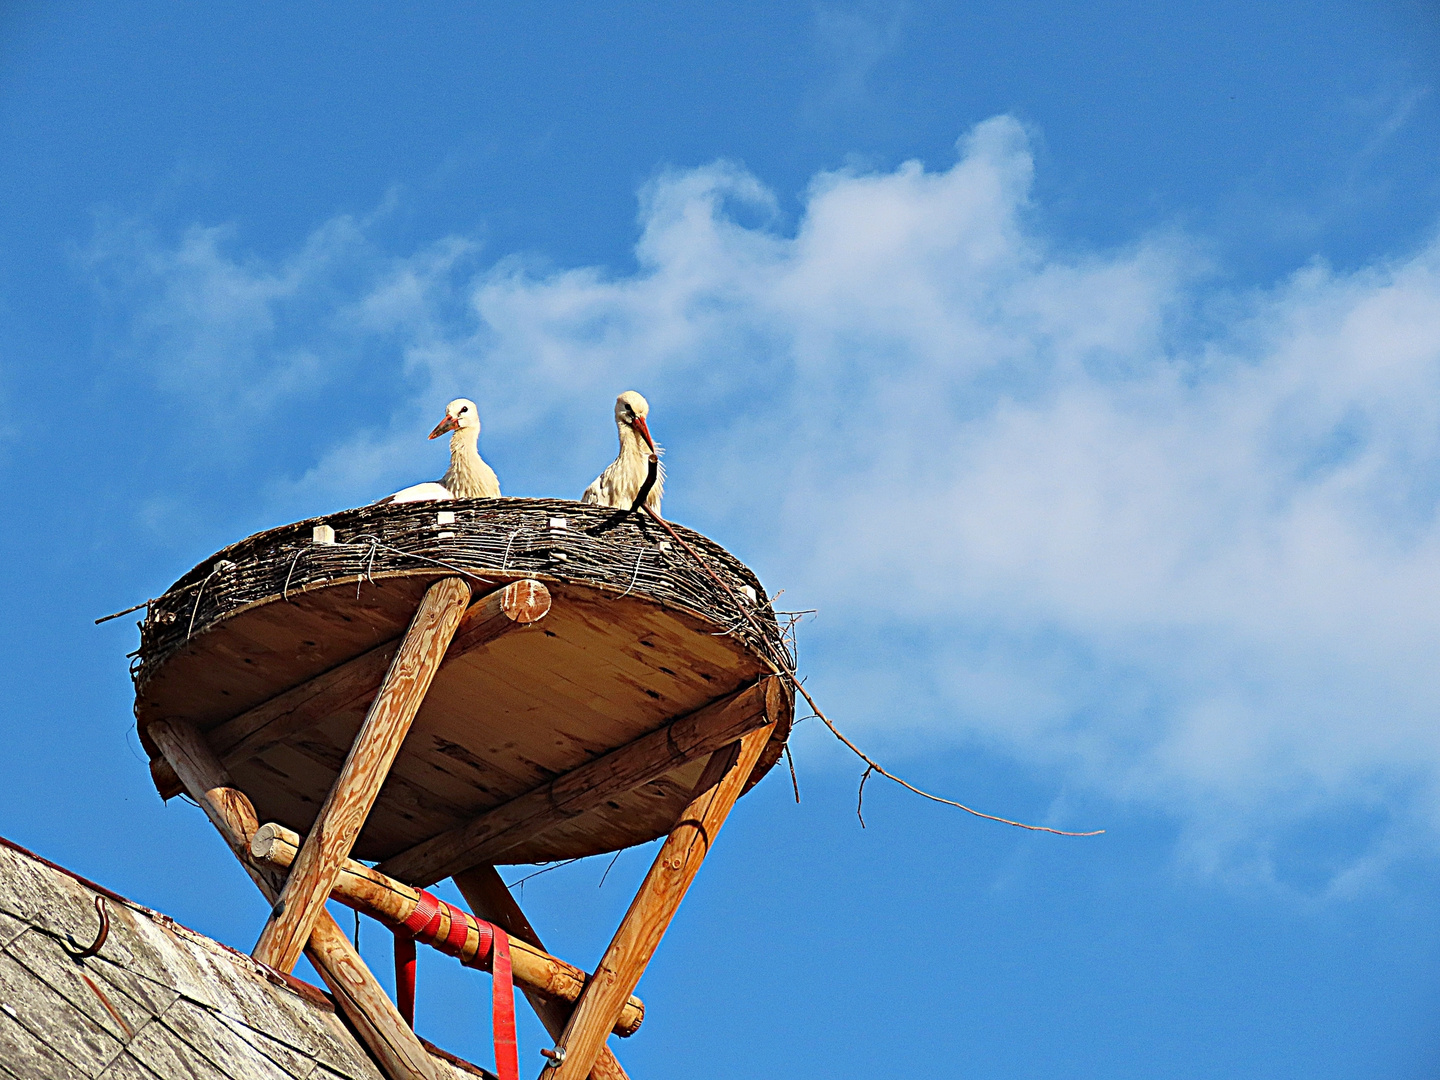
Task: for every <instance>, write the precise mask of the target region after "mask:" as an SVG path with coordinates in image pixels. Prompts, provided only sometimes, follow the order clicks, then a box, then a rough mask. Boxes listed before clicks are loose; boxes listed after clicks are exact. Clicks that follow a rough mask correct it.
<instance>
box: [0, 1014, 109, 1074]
mask: <svg viewBox="0 0 1440 1080" xmlns="http://www.w3.org/2000/svg"><path fill="white" fill-rule="evenodd" d="M4 1004H9V1003H8V1002H6V1003H4ZM19 1015H20V1014H19V1010H18V1009H17V1008H16V1007H15V1006H13V1005H12V1006H10V1007H9V1008H4V1007H3V1005H0V1061H3V1062H4V1063H5V1064H6V1066H8V1067H9V1068H10V1069H11V1070H12V1071H13V1072H14V1073H15V1074H16V1075H18V1076H22V1077H25V1078H26V1080H32V1078H33V1080H41V1078H42V1077H43V1080H86V1077H87V1075H88V1074H87V1073H85V1072H84V1071H82V1070H81V1069H79V1068H77V1067H76V1066H75V1065H73V1064H71V1063H70V1062H68V1061H66V1060H65V1059H64V1058H63V1057H61V1056H60V1054H58V1053H56V1052H55V1051H54V1050H53V1049H51V1048H50V1047H49V1046H46V1045H45V1042H44V1041H43V1040H42V1039H41V1038H40V1036H39V1034H38V1032H37V1030H36V1029H34V1028H31V1027H30V1026H29V1025H27V1024H25V1023H23V1022H22V1021H21V1020H20V1018H19Z"/></svg>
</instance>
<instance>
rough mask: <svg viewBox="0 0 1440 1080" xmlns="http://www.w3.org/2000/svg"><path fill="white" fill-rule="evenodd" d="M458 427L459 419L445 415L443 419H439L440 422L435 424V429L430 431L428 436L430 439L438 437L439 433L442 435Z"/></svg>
mask: <svg viewBox="0 0 1440 1080" xmlns="http://www.w3.org/2000/svg"><path fill="white" fill-rule="evenodd" d="M459 427H460V421H459V420H456V419H455V417H453V416H446V417H445V419H444V420H441V421H440V423H438V424H436V425H435V430H434V431H432V432H430V438H432V439H438V438H439V437H440V436H441V435H444V434H445V433H446V432H447V431H455V430H456V429H457V428H459Z"/></svg>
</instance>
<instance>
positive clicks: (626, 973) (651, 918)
mask: <svg viewBox="0 0 1440 1080" xmlns="http://www.w3.org/2000/svg"><path fill="white" fill-rule="evenodd" d="M773 730H774V725H773V724H770V725H768V726H766V727H763V728H760V729H759V730H758V731H752V732H750V733H749V734H748V735H746V736H745V737H744V738H742V739H741V740H740V741H739V742H738V743H732V744H731V745H730V746H727V747H724V748H722V749H720V750H717V751H715V753H714V754H712V755H711V756H710V762H709V764H708V765H706V767H705V773H704V775H702V776H701V777H700V782H699V783H698V784H696V785H695V793H694V795H693V797H692V798H691V800H690V805H689V806H687V807H686V808H685V810H684V812H682V813H681V815H680V820H679V821H677V822H676V823H675V827H674V828H672V829H671V830H670V835H669V836H668V837H666V839H665V843H664V844H663V845H661V847H660V854H659V855H658V856H656V858H655V862H654V864H653V865H652V866H651V867H650V872H649V873H648V874H646V875H645V880H644V882H643V883H642V884H641V885H640V891H639V892H638V893H636V894H635V899H634V900H633V901H632V902H631V904H630V910H629V911H627V912H626V913H625V918H624V919H622V920H621V921H620V928H619V929H618V930H616V931H615V937H614V938H613V939H612V940H611V942H610V947H609V948H608V949H606V950H605V956H604V958H603V959H601V961H600V963H599V964H598V965H596V968H595V974H594V975H593V976H591V978H590V982H589V984H587V985H586V987H585V990H584V992H583V993H582V994H581V995H580V1000H579V1001H578V1002H576V1003H575V1011H574V1013H572V1014H571V1016H570V1022H569V1023H567V1024H566V1025H565V1030H564V1032H563V1033H562V1034H561V1036H560V1041H559V1042H558V1043H557V1044H556V1048H555V1049H556V1056H555V1058H553V1059H552V1066H553V1068H547V1069H546V1071H545V1073H544V1080H584V1078H585V1077H587V1076H589V1075H590V1069H591V1067H592V1066H593V1065H594V1063H595V1061H596V1059H597V1058H598V1057H599V1055H600V1050H601V1048H602V1047H604V1045H605V1037H606V1036H607V1035H608V1034H609V1033H610V1029H611V1028H612V1027H614V1026H615V1020H616V1018H617V1017H618V1016H619V1015H620V1010H621V1009H622V1008H624V1006H625V1001H626V999H627V998H629V996H630V994H631V992H632V991H633V990H634V989H635V986H636V984H637V983H638V982H639V981H640V976H641V975H642V974H643V973H644V971H645V967H646V965H647V964H649V963H650V958H651V957H652V956H654V955H655V949H656V948H657V947H658V946H659V944H660V939H661V938H662V937H663V936H664V934H665V931H666V929H667V928H668V927H669V925H670V920H671V919H672V918H674V916H675V911H676V909H677V908H679V906H680V901H681V899H683V898H684V896H685V890H686V889H688V888H689V887H690V883H691V882H692V881H694V880H695V874H696V872H697V871H699V869H700V864H701V862H703V861H704V859H705V855H706V854H707V852H708V851H709V850H710V845H711V844H712V843H714V841H715V836H716V834H717V833H718V832H719V831H720V826H721V825H723V824H724V823H725V818H726V816H727V815H728V814H729V813H730V808H731V807H732V806H734V805H735V800H736V799H738V798H739V797H740V792H741V791H742V790H743V789H744V787H745V781H746V780H747V779H749V777H750V772H751V770H752V769H754V768H755V762H756V761H757V760H758V759H759V757H760V751H761V750H763V749H764V747H765V744H766V743H767V742H768V741H769V740H770V733H771V732H772V731H773Z"/></svg>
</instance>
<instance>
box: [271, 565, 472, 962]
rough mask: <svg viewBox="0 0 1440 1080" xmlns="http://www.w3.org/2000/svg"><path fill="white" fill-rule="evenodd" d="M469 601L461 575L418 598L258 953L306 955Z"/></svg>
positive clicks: (283, 957) (280, 957)
mask: <svg viewBox="0 0 1440 1080" xmlns="http://www.w3.org/2000/svg"><path fill="white" fill-rule="evenodd" d="M469 602H470V585H469V583H467V582H466V581H465V580H464V579H463V578H459V577H449V578H441V579H440V580H439V581H437V582H435V584H433V585H431V586H430V588H429V589H428V590H427V591H426V593H425V598H424V599H423V600H421V601H420V608H419V610H418V611H416V612H415V617H414V619H412V620H411V622H410V629H409V630H407V631H406V632H405V637H404V639H403V640H402V641H401V643H400V648H399V649H398V650H397V651H396V653H395V659H394V660H393V661H392V662H391V664H390V670H389V671H388V672H387V673H386V675H385V681H384V682H382V683H381V684H380V692H379V693H378V694H376V695H375V702H374V704H372V705H371V706H370V711H369V713H368V714H367V715H366V717H365V723H364V724H363V725H362V726H361V728H360V734H358V735H357V736H356V737H355V744H354V745H353V746H352V747H351V748H350V753H349V754H348V755H347V756H346V758H345V764H344V765H342V766H341V767H340V775H339V776H337V777H336V778H335V783H334V785H333V786H332V787H331V788H330V794H329V795H327V796H326V797H325V803H324V805H323V806H321V807H320V813H319V814H318V815H317V816H316V818H315V824H314V825H313V826H311V828H310V834H309V835H308V836H307V837H306V838H305V844H304V846H303V847H301V849H300V856H299V858H297V859H296V860H295V865H294V866H292V867H291V868H290V876H289V877H288V878H286V879H285V888H284V890H283V891H282V892H281V893H280V899H279V900H278V901H277V902H276V903H275V907H274V909H273V910H272V911H271V914H270V919H269V921H268V922H266V924H265V929H264V930H263V931H262V932H261V934H260V940H259V941H258V942H256V944H255V951H254V954H253V955H254V956H255V959H257V960H259V961H261V962H262V963H265V964H269V965H270V966H271V967H273V968H276V969H277V970H280V971H286V972H288V971H289V970H290V969H291V968H293V967H294V966H295V961H296V960H298V959H299V958H300V953H301V951H302V950H303V949H304V948H305V943H306V942H307V941H309V940H310V932H311V930H313V929H314V927H315V924H316V922H317V921H318V920H319V918H320V916H321V915H323V914H324V912H325V901H326V900H327V899H329V897H330V890H331V889H333V888H334V887H335V878H336V877H337V876H338V875H339V873H340V867H341V865H342V864H343V863H344V862H345V860H346V859H348V858H349V857H350V849H351V848H352V847H354V845H355V838H356V837H357V836H359V835H360V829H361V827H362V826H363V825H364V824H365V819H366V817H368V816H369V814H370V808H371V807H372V806H374V805H375V798H376V796H378V795H379V794H380V788H381V786H382V785H383V784H384V783H385V778H386V777H387V776H388V775H389V774H390V766H391V765H392V764H393V763H394V761H395V755H396V754H398V753H399V752H400V744H401V743H402V742H404V740H405V735H406V734H407V733H408V732H409V730H410V724H411V722H412V721H413V720H414V719H415V714H416V713H417V712H418V711H419V710H420V703H421V702H422V701H424V700H425V692H426V691H427V690H429V689H430V680H431V679H433V678H434V676H435V672H436V671H437V670H438V669H439V667H440V661H441V660H443V659H444V658H445V650H446V649H447V648H449V646H450V639H451V638H453V637H454V636H455V630H456V627H458V626H459V624H460V617H461V615H463V614H464V612H465V605H466V604H468V603H469Z"/></svg>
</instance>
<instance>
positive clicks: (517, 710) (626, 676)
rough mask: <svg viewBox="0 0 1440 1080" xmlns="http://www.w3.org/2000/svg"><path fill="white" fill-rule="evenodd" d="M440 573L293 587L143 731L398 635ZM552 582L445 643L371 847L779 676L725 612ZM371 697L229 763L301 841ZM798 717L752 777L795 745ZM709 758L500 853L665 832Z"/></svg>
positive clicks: (461, 819) (488, 804) (249, 697)
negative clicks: (476, 639) (541, 614)
mask: <svg viewBox="0 0 1440 1080" xmlns="http://www.w3.org/2000/svg"><path fill="white" fill-rule="evenodd" d="M587 543H588V542H587ZM517 544H518V541H517ZM502 546H503V540H502ZM647 558H648V556H647ZM303 563H304V560H302V566H303ZM632 565H633V557H632ZM647 565H649V564H648V563H647ZM216 580H217V581H218V580H219V579H218V578H217V579H216ZM433 580H434V577H433V576H431V577H428V578H424V577H384V578H382V577H381V576H380V574H379V572H378V571H377V573H376V579H375V581H374V582H373V583H371V582H370V581H369V580H363V581H362V582H361V583H360V585H359V595H358V596H357V586H356V584H355V583H354V581H353V580H352V581H351V583H350V584H349V585H348V586H347V585H344V584H341V583H338V582H337V583H335V584H334V585H324V586H320V585H316V586H312V587H310V588H309V590H308V591H306V592H304V593H300V594H297V593H296V592H295V591H294V590H293V589H292V590H291V592H290V594H289V600H288V601H282V600H280V599H279V598H278V596H277V597H276V599H275V600H274V601H273V602H267V603H263V604H259V605H256V606H254V607H250V608H245V609H243V610H240V611H237V612H235V613H232V614H230V615H228V616H227V617H225V618H224V619H222V620H220V621H219V622H218V623H216V624H214V625H211V626H209V627H208V628H206V629H205V630H204V631H203V633H202V632H200V631H198V630H197V632H196V634H195V636H194V638H193V639H192V640H190V641H188V642H187V643H185V645H184V646H183V647H182V648H181V649H180V650H179V651H177V652H176V653H175V654H174V655H172V656H171V657H170V658H168V659H167V660H165V662H164V663H163V664H159V665H157V666H156V667H155V668H154V671H153V677H152V678H150V679H149V681H148V682H146V684H145V686H144V689H143V692H142V693H140V694H139V695H138V696H137V700H136V710H137V717H138V720H139V723H140V725H141V727H142V731H143V728H144V726H145V725H147V724H148V723H150V722H151V721H152V720H156V719H171V718H175V717H184V718H187V719H190V720H192V721H193V722H194V723H195V724H196V726H197V727H198V728H199V729H200V730H201V731H202V732H205V733H207V736H208V735H209V734H210V733H212V732H213V731H214V730H216V728H217V726H218V725H220V724H223V723H224V722H226V721H228V720H230V719H232V718H234V717H235V716H236V715H237V714H239V713H241V712H243V711H245V710H246V709H248V708H253V707H256V706H258V705H262V704H264V702H265V701H267V700H268V699H270V698H274V697H275V696H276V695H277V694H280V693H282V692H286V691H288V690H290V689H292V688H293V687H295V686H296V685H298V684H302V683H305V682H307V681H309V680H310V679H313V678H315V677H316V676H319V675H322V674H324V673H325V672H326V671H328V670H330V669H332V668H335V667H336V666H338V665H340V664H343V663H345V662H346V661H348V660H350V659H352V658H354V657H355V656H358V655H361V654H363V653H365V652H367V651H369V650H370V649H374V648H376V647H378V646H380V645H382V644H384V643H386V642H387V641H390V640H393V639H395V638H396V637H397V636H398V635H399V634H401V633H402V632H403V631H404V629H405V627H406V625H407V623H408V621H409V619H410V617H411V616H413V614H414V611H415V606H416V605H417V604H418V603H419V600H420V597H421V596H422V595H423V590H424V586H426V585H428V584H429V583H430V582H431V581H433ZM502 580H503V579H502ZM628 580H629V578H628V573H627V575H626V578H625V581H626V583H628ZM543 582H544V584H545V585H546V587H547V589H548V590H549V592H550V593H551V595H552V596H553V598H554V607H553V609H552V610H551V611H550V612H549V614H548V615H546V616H545V618H544V619H543V620H541V621H540V622H538V623H535V624H532V625H531V626H530V627H529V628H528V629H524V630H517V631H512V632H510V633H507V634H505V635H503V636H502V637H501V638H499V639H498V640H496V641H494V642H492V643H491V644H489V645H487V646H486V647H485V648H484V649H481V650H476V651H474V652H471V653H467V654H465V655H463V656H458V657H457V656H455V655H454V653H453V650H452V652H451V653H450V654H447V660H446V662H445V663H444V664H442V666H441V670H440V671H439V673H438V674H437V675H436V677H435V681H434V683H433V684H432V686H431V688H430V692H429V693H428V694H427V696H426V699H425V703H424V706H423V707H422V708H421V710H420V713H419V715H418V716H417V717H416V718H415V723H414V726H413V728H412V730H411V733H410V735H409V736H408V737H407V739H406V741H405V744H404V746H403V747H402V748H401V751H400V755H399V756H398V757H397V758H396V760H395V762H394V764H393V765H392V768H391V778H392V779H391V782H390V783H389V784H387V785H386V787H385V788H384V789H383V790H382V792H381V794H380V797H379V799H378V800H377V802H376V805H375V807H374V809H373V810H372V812H371V814H370V816H369V818H368V819H367V821H366V824H365V828H364V829H363V830H362V832H361V835H360V837H359V839H358V840H357V842H356V847H355V851H354V854H355V857H357V858H361V859H365V860H367V861H369V860H382V859H385V858H388V857H390V856H392V855H395V854H397V853H399V852H401V851H404V850H406V849H407V848H410V847H413V846H414V845H416V844H418V843H420V842H422V841H424V840H426V839H428V838H430V837H432V836H435V835H437V834H439V833H442V832H445V831H446V830H448V829H451V828H454V827H456V826H459V825H463V824H464V823H465V822H467V821H469V820H470V819H471V818H473V817H476V816H477V815H479V814H480V813H482V812H484V811H486V810H489V809H493V808H494V807H496V806H499V805H501V804H502V803H505V802H508V801H509V800H511V799H514V798H516V797H517V796H519V795H523V794H524V793H525V792H527V791H529V790H531V789H533V788H535V787H538V786H540V785H542V784H545V783H547V782H548V781H550V780H551V779H552V778H554V777H555V776H557V775H560V774H563V773H565V772H568V771H570V770H571V769H574V768H576V767H577V766H579V765H582V764H584V763H586V762H587V761H589V760H592V759H593V758H596V757H598V756H600V755H601V754H603V753H606V752H608V751H609V750H612V749H614V748H616V747H618V746H623V745H625V744H626V743H629V742H631V741H633V740H634V739H636V738H638V737H640V736H643V735H645V734H647V733H648V732H651V731H653V730H655V729H656V728H657V727H661V726H663V725H664V724H666V723H668V722H669V721H670V720H672V719H674V718H675V717H677V716H681V715H684V714H686V713H689V712H692V711H694V710H695V709H698V708H700V707H702V706H704V705H705V704H707V703H708V702H711V701H713V700H715V699H716V698H719V697H722V696H724V695H725V694H727V693H730V692H732V691H734V690H736V689H738V688H740V687H742V686H745V685H748V684H750V683H753V682H754V681H755V680H756V679H757V678H759V677H761V676H763V675H766V674H768V673H769V669H768V668H767V667H766V666H765V664H764V662H763V660H762V659H761V658H759V657H756V656H755V655H754V654H753V653H752V652H750V651H749V650H748V648H747V647H746V644H745V642H743V641H740V640H738V639H736V638H733V637H728V636H724V635H718V636H717V635H716V633H715V631H717V630H718V629H720V628H719V627H717V626H715V625H714V624H708V623H705V622H704V621H703V620H701V619H698V618H696V617H695V616H694V614H693V613H692V612H689V611H686V610H683V609H673V608H666V607H663V606H660V605H657V604H656V603H655V602H653V601H652V600H651V599H649V598H647V597H645V596H642V595H640V594H639V591H638V590H637V591H636V592H635V593H633V594H631V595H628V596H623V597H621V596H619V595H616V594H609V595H606V594H604V593H602V592H599V591H597V590H595V589H594V588H592V587H590V586H588V585H585V584H583V583H575V582H572V581H564V580H557V579H553V578H549V577H546V578H544V579H543ZM212 588H213V583H212ZM619 591H623V589H622V590H617V592H619ZM402 602H404V603H408V608H405V607H404V606H403V604H402ZM187 612H188V609H187ZM187 618H188V614H187ZM368 704H369V702H368V700H366V699H365V698H363V697H362V698H360V699H359V700H358V701H355V702H354V703H353V704H351V705H348V706H346V707H344V708H342V709H341V710H340V711H339V712H336V713H333V714H331V715H330V716H329V717H328V718H326V719H324V720H322V721H321V722H320V723H319V724H317V725H314V726H313V727H311V728H309V729H308V730H306V731H304V732H302V733H300V734H298V735H296V736H295V737H294V738H292V739H288V740H285V741H283V742H281V743H280V744H278V745H275V746H273V747H271V748H270V749H268V750H266V751H265V752H263V753H261V754H260V755H258V756H256V757H254V758H252V759H250V760H249V761H246V762H243V763H239V762H236V763H232V764H231V765H230V767H229V771H230V773H231V775H232V776H233V777H234V778H235V780H236V782H237V784H238V785H239V787H240V788H242V789H243V790H244V791H245V792H246V794H247V795H248V796H249V797H250V799H251V801H252V802H253V804H254V805H255V808H256V810H257V811H258V812H259V814H260V815H261V820H264V821H278V822H281V823H283V824H284V825H286V826H287V827H289V828H292V829H294V830H296V831H297V832H299V833H301V834H302V835H303V834H305V833H306V832H307V831H308V830H309V829H310V827H311V826H312V825H313V823H314V820H315V816H316V813H317V811H318V809H319V807H320V805H321V803H323V801H324V799H325V795H326V792H328V791H329V789H330V787H331V785H332V784H333V782H334V780H335V777H336V775H337V774H338V771H339V767H340V764H341V763H342V762H343V760H344V758H345V755H346V753H347V752H348V750H349V748H350V746H351V745H352V743H353V742H354V739H355V735H356V733H357V732H358V731H359V729H360V726H361V724H362V723H363V722H364V718H365V711H366V706H367V705H368ZM786 726H788V725H785V726H782V729H781V733H780V736H777V738H775V739H773V740H772V743H771V745H770V746H769V747H767V750H766V756H765V757H762V765H761V767H760V768H757V770H756V773H755V774H754V776H753V777H752V779H754V778H756V777H758V776H759V775H761V774H763V771H764V768H765V767H766V765H767V761H768V759H769V757H770V756H771V755H772V754H773V755H778V754H779V753H780V751H781V746H782V744H783V734H784V730H785V727H786ZM143 739H144V736H143V734H142V740H143ZM147 745H148V744H147ZM149 749H150V750H151V751H152V756H153V750H154V748H153V746H150V747H149ZM702 767H703V758H702V759H701V760H700V761H697V762H695V763H694V764H693V765H686V766H679V767H677V768H676V769H674V770H672V771H671V772H670V773H667V774H666V775H665V776H664V777H662V778H659V779H658V780H656V781H655V782H653V783H650V784H644V785H641V786H640V787H638V788H635V789H633V790H632V791H630V792H628V793H626V794H624V795H621V796H618V797H616V798H614V799H613V800H611V801H613V802H614V803H615V804H616V805H614V806H611V805H609V804H608V803H602V804H601V805H599V806H597V807H594V808H593V809H591V810H589V811H587V812H586V813H584V814H582V815H579V816H577V817H575V818H571V819H569V820H567V821H564V822H561V823H560V824H558V825H556V826H555V827H554V828H552V829H550V830H548V831H547V832H546V833H544V834H542V835H540V836H538V837H536V838H535V839H534V840H532V841H528V842H526V843H524V844H521V845H519V846H517V847H516V848H514V849H513V850H512V851H511V852H510V853H509V854H508V855H507V856H506V857H505V858H504V859H501V860H497V861H501V862H523V861H526V860H534V859H541V860H544V859H554V858H570V857H574V856H580V855H586V854H594V853H596V852H600V851H613V850H615V849H616V848H619V847H625V846H629V845H632V844H637V843H644V842H646V841H649V840H651V839H654V838H656V837H663V836H664V835H665V833H666V832H667V831H668V829H669V827H670V826H671V824H673V823H674V820H675V815H676V814H677V813H678V812H679V811H680V810H681V808H683V807H684V805H685V802H686V800H687V798H688V796H689V792H690V789H691V788H692V787H693V786H694V783H695V780H696V779H698V777H699V772H700V769H701V768H702ZM422 795H423V802H422V801H420V797H421V796H422Z"/></svg>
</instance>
